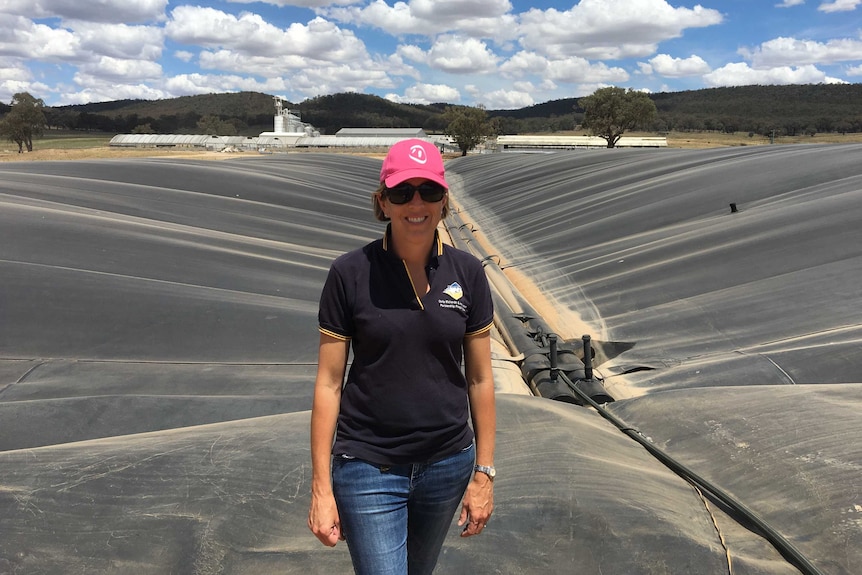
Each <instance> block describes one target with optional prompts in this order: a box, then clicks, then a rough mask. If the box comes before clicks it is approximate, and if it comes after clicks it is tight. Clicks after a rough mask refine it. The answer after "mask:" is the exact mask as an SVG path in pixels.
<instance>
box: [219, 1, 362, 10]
mask: <svg viewBox="0 0 862 575" xmlns="http://www.w3.org/2000/svg"><path fill="white" fill-rule="evenodd" d="M227 1H228V2H232V3H234V4H256V3H257V2H262V3H263V4H272V5H273V6H279V7H285V6H298V7H300V8H326V7H327V6H331V5H334V4H335V5H349V4H358V3H360V2H362V0H227Z"/></svg>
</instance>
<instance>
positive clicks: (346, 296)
mask: <svg viewBox="0 0 862 575" xmlns="http://www.w3.org/2000/svg"><path fill="white" fill-rule="evenodd" d="M336 264H337V261H336V263H334V264H333V265H332V267H330V268H329V275H328V276H327V277H326V283H325V284H324V285H323V291H322V292H321V294H320V308H319V309H318V312H317V321H318V329H319V330H320V332H321V333H324V334H326V335H329V336H332V337H334V338H336V339H341V340H344V341H347V340H349V339H351V338H352V337H353V327H354V326H353V311H352V310H353V305H352V301H351V300H352V298H351V297H350V290H348V286H347V285H345V282H344V276H343V275H342V274H341V273H340V272H339V269H338V267H337V265H336Z"/></svg>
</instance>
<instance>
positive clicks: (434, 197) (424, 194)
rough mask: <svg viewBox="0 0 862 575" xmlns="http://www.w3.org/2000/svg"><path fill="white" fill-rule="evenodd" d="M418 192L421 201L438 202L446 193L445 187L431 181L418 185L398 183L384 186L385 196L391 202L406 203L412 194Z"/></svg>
mask: <svg viewBox="0 0 862 575" xmlns="http://www.w3.org/2000/svg"><path fill="white" fill-rule="evenodd" d="M416 192H419V197H421V198H422V201H423V202H429V203H434V202H439V201H440V200H442V199H443V196H445V195H446V188H444V187H443V186H441V185H440V184H435V183H433V182H423V183H421V184H419V185H418V186H414V185H411V184H398V185H397V186H395V187H394V188H386V197H387V198H389V201H390V202H392V203H393V204H406V203H407V202H409V201H410V200H412V199H413V194H415V193H416Z"/></svg>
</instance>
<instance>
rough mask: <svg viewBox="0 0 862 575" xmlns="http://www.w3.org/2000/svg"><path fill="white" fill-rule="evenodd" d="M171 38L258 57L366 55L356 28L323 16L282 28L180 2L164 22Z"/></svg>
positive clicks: (351, 58) (350, 58)
mask: <svg viewBox="0 0 862 575" xmlns="http://www.w3.org/2000/svg"><path fill="white" fill-rule="evenodd" d="M165 32H166V34H167V36H168V37H169V38H171V39H172V40H174V41H176V42H179V43H181V44H189V45H196V46H205V47H208V48H228V49H230V50H232V51H236V52H240V53H242V54H247V55H250V56H256V57H261V56H264V57H267V56H268V57H272V58H276V57H282V56H286V55H299V56H304V57H306V58H312V59H315V60H331V61H335V62H349V61H355V60H358V59H361V58H364V57H366V56H367V51H366V49H365V45H364V44H363V43H362V41H361V40H359V39H358V38H357V37H356V36H355V35H354V34H353V32H350V31H348V30H342V29H340V28H338V27H337V26H335V25H334V24H332V23H331V22H328V21H326V20H324V19H322V18H315V19H313V20H311V21H310V22H309V23H308V25H303V24H300V23H298V22H294V23H292V24H291V25H290V26H289V27H288V28H287V29H284V30H282V29H281V28H278V27H277V26H273V25H272V24H270V23H269V22H267V21H266V20H264V19H263V18H262V17H261V16H260V15H258V14H251V13H243V14H241V15H240V16H238V17H237V16H234V15H232V14H227V13H225V12H222V11H220V10H215V9H213V8H202V7H199V6H178V7H177V8H175V9H174V10H173V11H172V12H171V20H170V21H169V22H168V23H167V25H166V26H165Z"/></svg>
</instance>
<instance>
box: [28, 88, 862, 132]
mask: <svg viewBox="0 0 862 575" xmlns="http://www.w3.org/2000/svg"><path fill="white" fill-rule="evenodd" d="M36 96H37V97H38V95H36ZM650 97H651V98H652V99H653V101H654V102H655V103H656V107H657V109H658V113H659V117H658V120H657V121H656V122H655V124H654V125H653V126H651V127H650V128H651V129H653V130H655V131H659V132H661V131H670V130H679V131H686V130H718V131H727V132H738V131H742V132H756V133H763V134H766V133H769V132H771V131H772V130H776V131H777V132H779V133H783V134H788V135H796V134H798V133H800V132H804V131H811V132H862V84H816V85H814V84H812V85H791V86H741V87H733V88H710V89H704V90H690V91H684V92H667V93H659V94H651V95H650ZM577 101H578V100H577V98H567V99H562V100H553V101H549V102H545V103H542V104H536V105H534V106H529V107H526V108H521V109H518V110H489V111H488V115H489V116H490V117H496V118H499V120H498V121H499V122H500V125H501V127H502V131H503V132H504V133H525V132H543V131H560V130H572V129H575V128H576V127H577V125H578V124H579V123H580V121H581V120H582V119H583V114H582V111H581V110H579V109H578V108H577ZM285 105H286V107H287V108H289V109H291V110H295V111H297V112H299V114H300V116H301V118H302V120H303V121H304V122H307V123H309V124H312V125H313V126H314V127H315V128H316V129H318V130H320V132H321V133H324V134H334V133H335V132H337V131H338V130H339V129H341V128H343V127H354V128H363V127H377V128H404V127H422V128H424V129H425V130H426V131H429V132H440V131H442V130H443V129H444V128H445V122H444V120H443V118H442V112H443V110H444V109H445V108H446V106H447V105H448V104H445V103H439V104H432V105H419V104H398V103H395V102H390V101H389V100H385V99H383V98H380V97H377V96H371V95H367V94H356V93H343V94H335V95H330V96H320V97H317V98H312V99H309V100H304V101H302V102H299V103H296V104H293V103H286V104H285ZM46 112H47V114H46V115H47V116H48V121H49V124H50V125H52V126H56V127H64V128H70V129H82V130H99V131H105V132H119V133H123V132H132V131H134V130H136V129H138V130H139V131H140V129H141V128H142V127H145V126H146V127H147V128H148V129H149V130H152V131H153V132H158V133H196V132H197V131H198V130H199V123H200V121H201V119H202V118H204V117H216V118H218V119H219V120H220V121H222V122H223V124H222V125H223V126H228V127H232V128H233V129H234V130H235V131H236V133H238V134H242V135H256V134H258V133H260V132H262V131H267V130H272V127H273V121H272V117H273V115H274V113H275V104H274V101H273V98H272V96H271V95H267V94H261V93H257V92H239V93H229V94H207V95H200V96H185V97H181V98H172V99H166V100H153V101H147V100H119V101H114V102H102V103H95V104H84V105H77V106H62V107H56V108H48V109H47V110H46Z"/></svg>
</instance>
